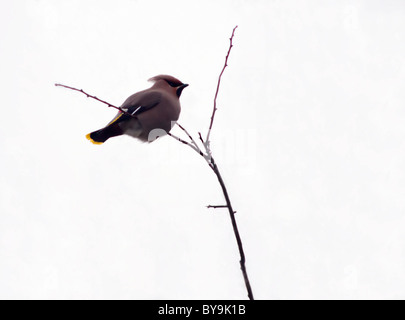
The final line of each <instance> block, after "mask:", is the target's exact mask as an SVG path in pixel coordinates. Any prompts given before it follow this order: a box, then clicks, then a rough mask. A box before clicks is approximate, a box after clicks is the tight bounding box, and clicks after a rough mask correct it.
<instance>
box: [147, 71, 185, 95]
mask: <svg viewBox="0 0 405 320" xmlns="http://www.w3.org/2000/svg"><path fill="white" fill-rule="evenodd" d="M148 81H151V82H154V83H155V85H159V86H164V87H168V88H169V90H172V91H173V92H174V93H175V94H176V95H177V97H179V98H180V95H181V92H182V91H183V89H184V88H186V87H188V84H185V83H183V82H181V81H180V80H179V79H176V78H175V77H172V76H169V75H166V74H160V75H158V76H155V77H153V78H150V79H149V80H148Z"/></svg>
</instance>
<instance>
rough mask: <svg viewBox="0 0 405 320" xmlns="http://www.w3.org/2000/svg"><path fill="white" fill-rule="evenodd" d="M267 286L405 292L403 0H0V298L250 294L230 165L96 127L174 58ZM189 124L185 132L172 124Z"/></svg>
mask: <svg viewBox="0 0 405 320" xmlns="http://www.w3.org/2000/svg"><path fill="white" fill-rule="evenodd" d="M236 24H237V25H239V28H238V29H237V31H236V35H235V39H234V48H233V51H232V53H231V57H230V60H229V67H228V68H227V69H226V71H225V74H224V77H223V81H222V85H221V91H220V95H219V98H218V107H219V110H218V113H217V117H216V121H215V124H214V130H213V133H212V147H213V151H214V155H216V160H217V162H218V164H219V166H220V169H221V170H222V173H223V177H224V179H225V181H226V183H227V186H228V189H229V193H230V196H231V199H232V200H233V203H234V207H235V210H237V220H238V224H239V228H240V232H241V236H242V239H243V243H244V246H245V251H246V257H247V268H248V273H249V276H250V280H251V284H252V287H253V290H254V294H255V297H256V298H258V299H316V298H326V299H334V298H337V299H346V298H347V299H352V298H354V299H356V298H382V299H389V298H402V299H404V298H405V273H404V270H405V233H404V228H405V173H404V169H405V125H404V124H405V90H404V87H405V80H404V79H405V77H404V76H405V66H404V56H405V44H404V38H405V37H404V36H405V35H404V33H405V2H404V1H402V0H398V1H298V0H297V1H269V0H266V1H254V0H249V1H241V0H240V1H207V0H204V1H200V2H196V1H174V2H173V1H151V0H148V1H129V0H127V1H124V0H122V1H84V0H80V1H71V0H70V1H51V0H43V1H34V0H27V1H5V0H1V1H0V66H1V72H0V88H1V94H0V100H1V117H0V298H2V299H12V298H19V299H23V298H24V299H25V298H28V299H49V298H51V299H187V298H188V299H245V298H246V290H245V287H244V283H243V279H242V274H241V272H240V269H239V263H238V261H239V256H238V251H237V246H236V242H235V239H234V236H233V233H232V228H231V223H230V220H229V216H228V214H227V212H226V211H225V210H223V211H221V210H215V211H213V210H208V209H206V208H205V206H206V205H208V204H222V203H223V199H222V193H221V190H220V187H219V185H218V183H217V181H216V177H215V176H214V175H213V174H212V172H210V170H209V168H208V166H207V165H206V163H205V162H204V161H203V159H202V158H200V157H199V156H198V155H196V154H195V153H194V152H193V151H192V150H191V149H189V148H187V147H185V146H183V145H181V144H180V143H178V142H176V141H174V140H173V139H171V138H169V137H165V138H162V139H160V140H158V141H157V142H154V143H152V144H142V143H139V142H138V141H136V140H135V139H132V138H130V137H118V138H114V139H111V140H109V141H108V142H106V143H105V144H104V145H102V146H94V145H92V144H90V143H89V141H87V140H86V139H85V134H87V133H88V132H90V131H93V130H96V129H99V128H101V127H102V126H104V125H105V124H106V123H108V122H109V121H110V120H111V118H112V117H113V116H114V115H115V110H112V109H108V108H107V107H106V106H104V105H102V104H100V103H97V102H96V101H93V100H90V99H87V98H86V97H85V96H84V95H81V94H80V93H77V92H73V91H69V90H66V89H62V88H56V87H54V86H53V84H54V83H55V82H60V83H64V84H67V85H72V86H76V87H78V88H83V89H85V90H86V91H88V92H89V93H92V94H95V95H97V96H98V97H100V98H102V99H105V100H108V101H109V102H111V103H113V104H116V105H119V104H121V103H122V102H123V101H124V100H125V99H126V98H127V96H129V95H130V94H132V93H134V92H136V91H139V90H142V89H145V88H147V87H148V86H150V84H149V83H147V82H146V80H147V79H148V78H150V77H152V76H155V75H157V74H161V73H166V74H172V75H174V76H176V77H178V78H179V79H180V80H182V81H183V82H186V83H189V84H190V86H189V87H188V88H187V89H185V90H184V92H183V95H182V97H181V103H182V107H183V109H182V114H181V117H180V123H181V124H183V125H184V126H186V127H187V128H188V129H189V131H190V132H191V133H192V134H194V136H196V133H197V132H198V131H202V132H203V133H206V129H207V126H208V123H209V117H210V114H211V110H212V100H213V95H214V92H215V87H216V81H217V76H218V74H219V72H220V70H221V68H222V65H223V62H224V57H225V54H226V51H227V49H228V45H229V40H228V38H229V36H230V34H231V31H232V28H233V27H234V26H235V25H236ZM176 132H177V133H178V134H180V132H179V131H178V130H176Z"/></svg>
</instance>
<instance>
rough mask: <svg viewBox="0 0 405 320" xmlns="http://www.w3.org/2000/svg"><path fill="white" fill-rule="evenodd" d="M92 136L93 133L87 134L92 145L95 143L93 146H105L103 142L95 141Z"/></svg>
mask: <svg viewBox="0 0 405 320" xmlns="http://www.w3.org/2000/svg"><path fill="white" fill-rule="evenodd" d="M90 135H91V133H89V134H87V135H86V138H87V139H88V140H90V142H91V143H93V144H103V142H98V141H94V140H93V139H92V138H91V137H90Z"/></svg>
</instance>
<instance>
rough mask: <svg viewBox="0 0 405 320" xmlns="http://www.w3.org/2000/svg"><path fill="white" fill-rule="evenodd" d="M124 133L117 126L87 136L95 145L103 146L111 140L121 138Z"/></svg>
mask: <svg viewBox="0 0 405 320" xmlns="http://www.w3.org/2000/svg"><path fill="white" fill-rule="evenodd" d="M122 133H123V132H122V130H121V129H120V128H119V127H117V126H107V127H105V128H103V129H100V130H97V131H94V132H91V133H89V134H88V135H86V138H87V139H89V140H90V141H91V142H92V143H94V144H103V143H104V142H106V141H107V140H108V139H109V138H111V137H115V136H119V135H121V134H122Z"/></svg>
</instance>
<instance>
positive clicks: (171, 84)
mask: <svg viewBox="0 0 405 320" xmlns="http://www.w3.org/2000/svg"><path fill="white" fill-rule="evenodd" d="M166 81H167V83H168V84H169V86H171V87H173V88H176V87H178V86H179V84H177V83H174V82H172V81H168V80H166Z"/></svg>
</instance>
